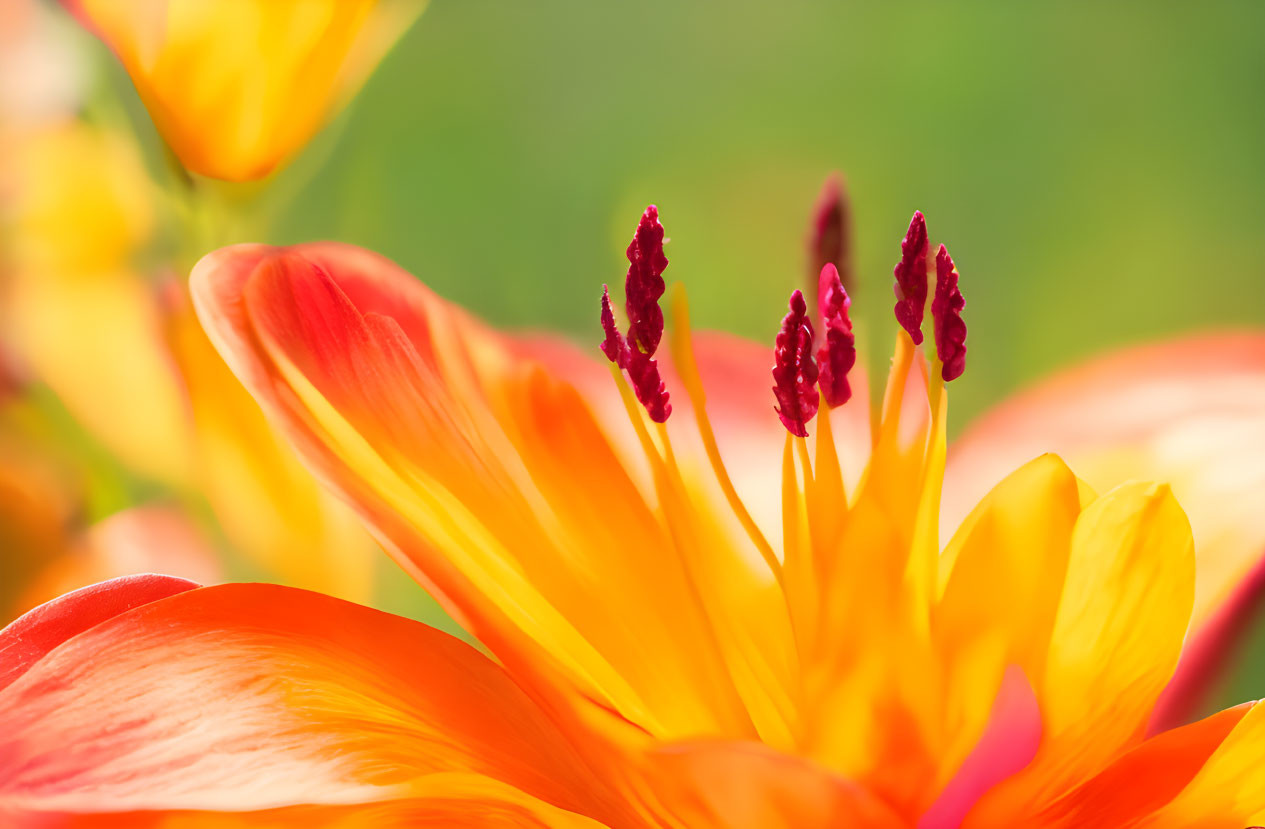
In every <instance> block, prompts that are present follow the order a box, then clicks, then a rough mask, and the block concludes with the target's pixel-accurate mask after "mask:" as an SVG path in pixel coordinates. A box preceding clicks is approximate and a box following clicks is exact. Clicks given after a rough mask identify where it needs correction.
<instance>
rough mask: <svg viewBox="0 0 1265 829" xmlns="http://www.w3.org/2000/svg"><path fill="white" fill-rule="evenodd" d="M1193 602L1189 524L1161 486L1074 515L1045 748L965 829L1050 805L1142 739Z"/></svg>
mask: <svg viewBox="0 0 1265 829" xmlns="http://www.w3.org/2000/svg"><path fill="white" fill-rule="evenodd" d="M1193 597H1194V551H1193V547H1192V543H1191V537H1190V525H1189V522H1188V521H1187V520H1186V516H1185V514H1184V513H1183V512H1182V510H1181V507H1179V506H1178V505H1177V502H1176V500H1175V499H1174V498H1173V496H1172V493H1171V492H1170V491H1169V490H1168V488H1167V487H1164V486H1161V485H1156V484H1143V483H1135V484H1126V485H1124V486H1121V487H1118V488H1117V489H1115V490H1113V491H1111V492H1109V493H1107V494H1105V495H1103V496H1102V497H1100V498H1099V499H1098V500H1097V501H1095V502H1094V503H1092V504H1090V505H1089V506H1088V507H1087V508H1086V509H1085V510H1084V512H1082V513H1081V516H1080V518H1079V520H1078V521H1077V522H1076V528H1075V530H1074V531H1073V534H1072V540H1071V548H1070V554H1069V556H1068V566H1067V578H1066V580H1065V582H1064V587H1063V595H1062V599H1061V600H1060V602H1059V608H1058V613H1057V615H1056V617H1055V621H1054V628H1053V630H1052V632H1051V636H1050V652H1049V656H1048V658H1047V660H1046V667H1045V675H1044V677H1043V680H1042V681H1041V682H1040V684H1039V686H1038V698H1039V701H1040V705H1041V713H1042V719H1043V725H1044V729H1045V730H1044V735H1043V738H1042V744H1041V748H1040V750H1039V751H1038V753H1037V756H1036V758H1035V759H1034V760H1033V762H1032V763H1031V764H1030V765H1029V766H1028V767H1027V768H1026V769H1025V770H1024V771H1023V772H1021V773H1019V774H1018V775H1016V776H1015V777H1013V778H1011V779H1010V780H1008V781H1007V782H1006V783H1004V784H1003V785H1002V786H1000V787H998V788H997V789H995V790H994V791H993V792H990V794H989V795H988V796H987V797H986V799H985V801H984V802H983V803H982V804H981V806H980V807H979V809H977V812H976V813H974V814H973V815H972V817H973V819H977V820H978V821H979V822H978V823H973V824H972V825H979V826H992V825H996V823H995V822H994V823H990V822H989V821H990V820H993V821H995V820H996V819H998V816H999V815H1010V814H1015V813H1017V812H1016V811H1015V809H1016V804H1030V805H1031V804H1038V805H1039V804H1042V803H1046V802H1048V801H1049V800H1050V799H1052V798H1053V797H1055V796H1057V795H1058V794H1059V793H1060V791H1062V790H1065V789H1066V788H1068V787H1069V786H1074V785H1076V784H1077V783H1079V782H1081V781H1083V780H1085V779H1087V778H1088V777H1090V776H1092V775H1093V774H1096V773H1097V772H1098V771H1100V770H1101V769H1102V768H1103V767H1104V766H1105V765H1106V764H1107V763H1108V762H1110V761H1111V760H1112V759H1113V758H1114V757H1115V756H1116V755H1117V754H1119V752H1121V751H1122V750H1125V749H1127V748H1129V747H1130V746H1132V745H1134V744H1136V743H1137V742H1138V741H1140V740H1141V738H1142V736H1143V733H1144V731H1145V728H1146V724H1147V721H1148V719H1149V717H1150V715H1151V711H1152V708H1153V707H1154V705H1155V701H1156V699H1157V698H1158V697H1159V694H1160V692H1161V691H1162V690H1163V688H1164V685H1165V684H1166V683H1167V682H1168V679H1169V677H1170V676H1171V675H1172V673H1173V669H1174V667H1175V666H1176V664H1177V658H1178V655H1179V654H1180V652H1181V646H1182V640H1183V637H1184V635H1185V632H1186V625H1187V620H1188V619H1189V617H1190V608H1191V605H1192V602H1193Z"/></svg>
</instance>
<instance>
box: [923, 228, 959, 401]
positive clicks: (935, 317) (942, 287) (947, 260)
mask: <svg viewBox="0 0 1265 829" xmlns="http://www.w3.org/2000/svg"><path fill="white" fill-rule="evenodd" d="M965 305H966V300H965V299H963V298H962V292H961V291H960V290H958V269H957V268H956V267H954V265H953V258H952V257H950V256H949V251H948V250H946V249H945V247H944V245H941V246H940V249H939V250H938V251H936V295H935V297H933V298H932V300H931V323H932V326H933V327H934V329H935V334H936V356H937V357H939V358H940V362H941V363H943V364H944V368H943V369H941V370H940V376H941V377H943V378H944V382H946V383H947V382H949V381H950V380H954V379H956V378H958V377H960V376H962V372H963V370H965V369H966V323H965V322H963V321H962V308H963V307H965Z"/></svg>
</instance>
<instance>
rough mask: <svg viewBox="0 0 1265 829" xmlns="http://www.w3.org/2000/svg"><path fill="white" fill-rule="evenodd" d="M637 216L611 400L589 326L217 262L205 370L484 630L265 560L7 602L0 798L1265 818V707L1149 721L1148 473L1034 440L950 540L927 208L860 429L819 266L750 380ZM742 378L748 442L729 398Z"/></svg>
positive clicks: (341, 279) (1178, 560)
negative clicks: (1081, 458)
mask: <svg viewBox="0 0 1265 829" xmlns="http://www.w3.org/2000/svg"><path fill="white" fill-rule="evenodd" d="M662 238H663V237H662V228H661V227H659V225H658V222H657V216H656V214H655V213H654V212H653V211H647V213H646V215H645V216H644V217H643V219H642V223H641V225H640V226H639V228H638V232H637V235H636V236H635V237H634V242H633V244H631V245H630V246H629V250H628V256H629V261H630V268H629V275H628V278H627V282H626V296H627V303H626V309H627V316H628V325H627V328H626V329H625V330H621V328H620V326H619V325H618V324H617V322H616V320H615V315H614V309H613V308H612V307H611V304H610V302H609V299H608V298H607V299H605V300H604V302H603V314H602V318H603V326H604V329H605V335H606V337H605V340H604V341H603V344H602V346H603V351H604V353H605V354H606V356H607V357H608V358H609V359H610V360H611V361H612V362H613V363H614V366H615V368H614V372H613V373H614V374H615V376H616V379H615V384H614V385H615V387H616V388H617V389H618V391H619V395H618V396H615V395H611V394H609V393H606V392H603V391H600V390H599V388H600V387H598V386H597V385H596V382H597V380H598V379H599V378H600V375H601V373H602V371H601V369H600V367H598V366H596V365H595V364H594V363H593V362H592V361H591V360H589V359H587V358H585V357H584V356H583V355H581V354H579V353H577V352H575V351H574V350H572V349H570V348H568V347H566V346H565V345H563V344H560V343H557V342H553V341H544V340H540V339H530V338H529V339H522V338H510V337H507V336H503V335H500V334H497V333H495V332H493V331H490V330H488V329H487V328H485V327H484V326H482V325H481V324H480V323H478V322H477V321H475V320H473V319H471V318H470V317H469V316H468V315H466V314H465V313H463V312H462V311H460V310H459V309H456V308H454V307H452V306H450V305H448V304H447V303H445V302H443V301H442V300H440V299H438V298H437V297H435V296H434V295H433V294H432V293H430V292H429V291H428V290H427V289H426V288H425V287H423V286H422V285H421V284H420V283H419V282H417V281H416V280H415V279H414V278H413V277H411V276H410V275H409V274H407V273H405V272H403V271H402V270H400V269H399V268H397V267H396V266H394V265H393V264H391V263H389V262H387V261H385V260H383V259H382V258H380V257H378V256H376V255H374V254H371V253H368V252H366V251H363V250H359V249H356V248H351V247H347V246H342V245H334V244H314V245H301V246H297V247H293V248H283V249H278V248H269V247H265V246H259V245H249V246H238V247H233V248H227V249H224V250H221V251H217V252H215V253H213V254H211V255H209V256H208V257H206V258H205V259H204V260H203V261H202V262H201V263H200V264H199V265H198V267H197V268H196V270H195V272H194V275H193V291H194V297H195V302H196V304H197V307H198V311H199V314H200V316H201V318H202V320H203V322H204V324H205V326H206V328H207V330H208V332H209V333H210V335H211V338H212V340H213V342H214V343H215V344H216V346H217V348H219V350H220V352H221V354H223V355H224V357H225V359H226V361H227V362H228V364H229V366H230V368H232V369H233V371H234V372H235V373H236V374H237V375H238V377H240V378H241V379H242V381H243V382H244V383H245V384H246V386H247V387H248V388H249V389H250V391H251V392H252V393H253V394H254V395H255V397H256V398H257V399H258V400H259V401H260V403H261V404H262V405H263V407H264V408H265V410H266V411H267V413H268V415H269V417H270V418H271V419H272V421H273V422H274V423H275V424H276V425H277V426H278V427H279V428H280V429H282V430H283V431H284V432H285V433H286V434H287V435H288V436H289V437H290V438H291V440H292V441H293V442H294V444H295V446H296V447H297V448H298V450H299V452H300V453H301V454H302V456H303V458H304V459H305V461H306V462H307V463H308V464H309V466H310V467H311V468H312V469H313V470H314V471H315V472H316V473H317V474H318V476H319V477H320V478H321V479H322V480H323V481H325V482H326V483H327V484H328V485H329V486H331V487H332V488H333V489H334V490H335V491H336V492H338V494H339V495H340V496H341V497H343V498H344V499H346V500H347V501H348V502H350V503H351V504H352V505H353V506H354V507H355V508H356V509H357V511H358V512H359V513H360V515H361V516H362V517H363V518H364V519H365V520H366V521H367V522H368V523H369V524H370V525H371V526H372V527H373V528H374V530H375V532H376V534H377V535H378V537H379V539H380V540H381V541H382V542H383V544H384V545H385V546H386V547H387V549H388V551H389V552H390V553H391V554H392V555H393V556H394V557H395V558H396V560H397V561H398V562H399V563H400V564H401V566H403V567H405V568H406V569H407V570H408V571H409V572H410V573H412V574H414V575H415V576H416V577H417V579H418V580H419V581H420V582H421V583H422V584H424V585H425V586H426V587H427V588H428V589H429V590H430V591H431V592H432V593H433V594H435V595H436V596H437V597H438V598H440V600H441V601H442V602H443V603H444V604H445V606H446V607H447V608H448V609H449V610H450V611H451V612H452V613H453V614H454V615H455V616H456V618H458V619H459V620H460V621H461V622H462V623H463V624H464V625H465V626H466V628H467V629H468V630H469V631H470V632H471V633H472V634H474V635H475V636H476V637H478V638H479V640H480V641H481V642H482V643H483V644H484V645H485V646H486V647H487V649H488V650H489V651H490V654H491V657H489V656H485V655H483V654H481V653H479V652H478V651H475V650H474V649H472V648H469V647H467V646H465V645H463V644H461V643H459V642H457V641H456V640H454V639H451V638H449V637H446V636H444V635H442V634H439V633H437V632H435V631H433V630H431V629H429V628H427V627H425V626H423V625H420V624H417V623H413V622H409V621H406V620H403V619H399V618H396V617H392V616H388V615H385V614H381V613H378V612H376V611H372V610H368V609H366V608H362V607H358V606H356V605H351V604H347V603H343V602H340V601H336V600H333V599H330V598H327V597H323V596H320V595H318V594H312V593H306V592H303V591H298V590H293V589H287V588H281V587H272V586H266V585H224V586H220V587H211V588H202V589H195V588H194V585H192V584H190V583H187V582H181V581H179V580H174V579H163V578H161V577H151V578H139V579H132V580H128V581H122V582H109V583H106V584H104V585H99V586H97V587H94V588H88V589H86V590H84V591H80V592H79V593H76V594H71V595H69V596H65V597H63V598H61V599H59V600H57V601H56V602H53V603H51V604H49V605H46V606H44V607H43V608H40V609H38V610H37V611H35V612H33V613H32V614H30V615H28V616H27V617H24V618H23V619H21V620H19V621H18V622H16V623H14V625H13V626H11V627H10V628H8V629H6V631H4V632H3V633H0V654H4V662H3V663H0V677H3V679H0V686H3V690H0V724H2V725H3V728H0V813H2V812H3V810H5V809H7V810H9V812H10V813H11V814H12V815H14V816H15V819H18V820H27V821H29V822H31V823H32V824H38V822H39V821H41V820H44V821H47V822H49V823H52V824H53V825H70V826H76V825H85V826H102V825H125V826H159V825H161V826H180V825H191V826H197V825H222V824H223V823H229V824H230V825H239V826H243V825H244V826H282V825H304V826H358V825H372V826H380V825H414V824H422V825H425V824H428V823H436V824H449V825H530V826H559V827H561V826H568V827H581V826H603V825H604V826H611V827H636V826H682V827H686V826H688V827H704V826H724V827H772V826H787V827H790V826H795V827H815V826H816V827H828V826H829V827H835V826H865V827H904V826H907V827H913V826H918V827H922V829H934V827H951V826H957V825H964V826H971V827H995V826H1018V825H1022V826H1046V827H1052V826H1063V827H1071V826H1077V827H1086V826H1091V827H1092V826H1097V827H1103V829H1106V827H1120V826H1151V827H1162V826H1173V827H1177V826H1191V825H1199V826H1209V827H1219V826H1226V827H1236V829H1241V827H1242V826H1244V825H1246V824H1247V823H1249V822H1251V821H1254V820H1259V819H1260V818H1261V817H1265V779H1263V778H1262V777H1261V775H1260V774H1259V773H1258V771H1257V766H1258V765H1259V763H1260V762H1261V759H1262V748H1261V746H1262V745H1263V743H1262V740H1263V739H1265V708H1254V707H1252V706H1251V705H1246V706H1241V707H1239V708H1235V709H1231V710H1228V711H1225V712H1222V713H1220V714H1217V715H1214V716H1213V717H1210V718H1208V719H1204V720H1201V721H1199V722H1196V723H1194V724H1192V725H1188V726H1185V727H1182V728H1178V729H1175V730H1170V731H1166V732H1163V733H1161V734H1159V735H1158V736H1155V737H1152V738H1150V739H1146V738H1145V731H1146V728H1147V725H1148V721H1149V718H1150V717H1151V715H1152V711H1153V709H1154V706H1155V703H1156V701H1157V699H1158V698H1159V696H1160V694H1161V692H1162V691H1163V689H1164V687H1165V684H1166V683H1167V682H1168V680H1169V677H1170V676H1171V675H1172V673H1173V670H1174V667H1175V666H1176V664H1177V661H1178V657H1179V654H1180V652H1181V648H1182V643H1183V640H1184V638H1185V636H1186V632H1187V623H1188V620H1189V618H1190V612H1191V608H1192V606H1193V603H1194V597H1195V587H1194V581H1195V558H1194V553H1193V549H1192V543H1191V535H1190V528H1189V525H1188V523H1187V521H1186V518H1185V515H1184V513H1183V512H1182V511H1181V509H1180V508H1179V507H1178V506H1177V503H1176V501H1175V500H1174V499H1173V497H1172V495H1171V494H1170V492H1169V491H1168V489H1167V487H1164V486H1158V485H1154V484H1145V483H1131V484H1125V485H1122V486H1119V487H1117V488H1115V489H1112V490H1111V491H1108V492H1105V493H1103V494H1101V495H1100V494H1097V493H1095V492H1094V491H1093V490H1092V489H1091V488H1090V486H1089V485H1088V484H1086V483H1085V482H1083V481H1081V480H1079V479H1078V478H1077V477H1076V476H1075V475H1074V474H1073V473H1072V472H1071V471H1070V470H1069V469H1068V467H1067V466H1066V465H1064V463H1063V462H1062V461H1061V460H1059V459H1058V458H1056V457H1054V456H1050V455H1043V456H1041V457H1038V458H1037V459H1035V460H1032V461H1030V462H1028V463H1027V464H1025V465H1023V466H1022V467H1020V468H1019V469H1018V470H1017V471H1014V472H1012V473H1011V474H1010V475H1008V476H1007V477H1006V478H1005V479H1004V480H1002V481H1001V482H1000V483H999V484H998V485H997V486H996V487H995V488H994V489H993V490H992V491H991V492H989V493H988V494H987V495H985V496H984V498H983V499H982V500H981V501H980V502H979V504H978V505H976V506H975V507H974V509H973V510H972V511H971V513H970V514H969V515H968V516H967V518H966V519H965V521H964V522H963V523H962V525H961V527H960V528H959V529H958V530H957V532H956V533H954V534H953V536H952V538H951V540H950V541H949V543H948V544H947V546H946V547H945V548H944V550H943V551H941V549H940V544H939V542H938V530H939V528H938V523H939V512H940V495H941V479H942V476H943V475H944V459H945V452H946V446H945V418H946V413H947V393H946V391H945V386H944V383H945V380H946V378H947V379H952V378H953V377H955V376H957V374H958V373H959V372H960V370H961V368H962V365H963V360H964V355H965V329H964V327H963V325H962V323H961V317H960V311H961V308H962V301H961V295H960V293H959V292H958V290H957V270H956V268H955V267H954V264H953V261H952V260H951V258H950V257H949V256H948V253H947V251H945V250H944V248H943V247H941V248H940V251H939V253H938V254H937V255H936V256H935V258H934V261H935V264H934V268H935V275H936V280H935V287H934V293H933V296H931V297H930V301H931V309H932V316H933V322H934V326H933V329H934V332H935V337H934V340H935V354H934V356H933V357H932V359H931V361H930V366H928V365H927V362H926V361H924V359H923V358H922V357H921V356H920V354H921V353H920V351H919V350H918V348H917V347H916V346H915V345H914V341H915V340H918V339H921V327H922V322H923V317H924V312H925V305H926V302H927V300H928V296H927V294H928V293H931V291H929V290H928V286H927V279H928V267H929V264H928V258H929V256H928V254H929V247H928V244H927V233H926V228H925V225H924V223H923V221H922V217H921V214H917V215H916V216H915V220H914V222H913V223H911V227H910V232H909V233H908V234H907V235H906V238H905V242H904V245H903V255H902V259H901V264H900V265H898V266H897V269H896V276H897V297H898V306H897V307H898V311H897V314H898V319H899V320H900V322H901V324H902V326H903V328H904V330H903V331H901V332H900V333H899V334H898V336H897V345H896V357H895V360H894V362H893V366H892V370H891V375H890V377H889V380H888V384H887V389H886V393H885V395H884V397H883V402H882V405H881V406H880V407H879V413H878V416H877V418H876V419H875V421H874V423H873V424H871V423H870V414H869V408H868V406H867V405H866V403H865V401H866V394H865V391H864V387H865V384H864V382H863V378H861V377H860V376H859V373H858V372H856V371H855V370H853V371H851V372H849V371H848V369H847V368H845V366H847V365H848V363H849V362H850V360H851V355H850V353H849V351H850V349H851V348H852V347H853V343H852V340H851V336H850V334H851V326H850V323H849V321H848V316H847V314H848V305H849V303H848V301H847V297H846V294H845V293H844V286H843V285H842V283H841V282H840V280H839V278H838V275H837V273H835V271H834V268H833V266H830V265H828V266H827V267H826V268H825V269H824V270H823V273H822V278H821V287H822V290H821V291H820V296H819V297H818V298H817V300H818V301H817V303H816V305H817V307H816V308H815V309H813V310H810V309H809V307H808V303H807V301H806V300H805V299H804V297H803V296H802V295H800V294H799V292H796V294H795V295H794V296H793V298H792V301H791V303H790V306H791V307H790V313H789V314H788V315H787V316H786V318H785V319H784V320H783V324H782V327H781V330H780V333H779V334H778V336H777V339H776V348H775V352H774V357H775V363H776V366H775V369H774V372H773V376H772V377H770V376H769V374H768V373H766V372H767V368H766V366H767V365H768V353H767V351H766V350H764V349H761V348H757V347H755V346H752V345H749V344H746V343H743V342H741V341H738V340H735V339H733V338H724V337H719V338H718V337H711V336H706V335H703V336H699V337H697V338H696V337H693V336H692V335H691V333H690V330H689V325H688V315H687V312H686V307H685V299H684V294H683V293H681V292H680V291H677V292H676V294H675V295H674V298H673V304H672V308H671V312H670V314H669V316H670V318H671V319H672V321H673V326H672V327H671V331H670V335H669V337H668V339H667V350H668V351H669V352H670V354H671V357H672V359H671V361H670V364H669V362H668V361H665V362H663V363H660V362H659V359H660V355H659V353H658V347H659V344H660V338H661V335H662V333H663V325H662V313H661V311H660V310H659V307H658V302H657V300H658V297H659V295H660V294H661V293H662V292H663V282H662V274H663V272H664V269H665V268H666V267H667V264H668V263H667V260H666V258H665V257H664V256H663V251H662ZM818 331H820V332H822V336H820V337H818V336H816V332H818ZM927 348H928V349H930V348H931V346H930V344H928V346H927ZM823 366H825V367H828V371H827V372H826V373H825V374H826V376H827V379H828V380H829V387H828V388H823V389H822V393H821V394H820V396H819V397H814V394H816V393H817V392H816V390H815V384H817V383H818V382H819V381H820V379H821V376H820V375H821V371H820V370H821V368H822V367H823ZM840 372H844V373H845V374H846V379H847V380H848V381H849V382H848V383H847V385H846V388H847V389H848V393H851V399H849V400H846V402H844V401H845V399H846V398H847V397H848V393H845V392H844V391H843V390H844V388H845V385H844V384H842V383H841V382H840V380H841V378H840V377H839V373H840ZM625 376H626V377H627V380H626V379H625ZM629 381H631V382H629ZM770 384H772V385H773V386H774V394H775V400H776V402H777V407H778V414H779V415H780V419H781V420H782V422H783V424H784V425H785V427H786V430H785V432H784V433H783V436H781V437H778V438H776V440H774V435H775V432H773V431H772V430H770V429H768V428H766V426H765V424H766V423H770V422H771V423H774V424H776V423H777V420H776V419H775V418H773V417H772V415H771V413H770V412H768V410H767V408H765V405H764V404H761V403H759V402H758V401H759V400H761V399H766V400H767V399H768V398H767V397H766V395H767V394H768V391H767V389H768V387H769V385H770ZM609 386H610V382H609V379H608V380H607V387H608V388H609ZM705 389H706V390H707V392H708V393H710V395H711V396H710V397H708V396H706V395H705V391H704V390H705ZM832 403H839V404H842V405H837V406H834V405H831V404H832ZM642 406H644V407H645V409H644V411H643V409H642ZM818 411H820V414H821V416H819V417H816V419H815V420H814V415H815V414H816V413H817V412H818ZM757 416H760V417H759V419H757ZM665 421H666V422H665ZM774 428H780V427H776V426H775V427H774ZM810 428H811V429H812V431H813V432H814V434H813V435H812V437H811V438H805V437H803V436H802V435H803V434H804V433H805V432H808V431H809V430H810ZM773 444H776V445H773ZM738 458H742V459H743V463H742V465H741V467H740V466H739V465H738V464H736V463H735V464H733V468H732V470H731V469H730V468H727V467H726V465H725V462H726V461H730V460H735V459H738ZM761 464H763V466H761ZM753 469H759V470H760V474H758V475H756V474H752V472H751V470H753ZM771 480H772V481H776V482H777V484H776V488H777V493H776V496H775V497H776V503H775V504H774V505H773V506H774V507H775V508H774V509H769V507H770V504H768V503H767V501H768V500H769V498H768V496H769V494H770V491H771V488H770V486H769V482H770V481H771ZM68 747H73V749H70V748H68ZM225 812H231V813H233V814H231V815H226V814H225ZM217 820H218V821H220V822H221V823H219V824H217Z"/></svg>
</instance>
